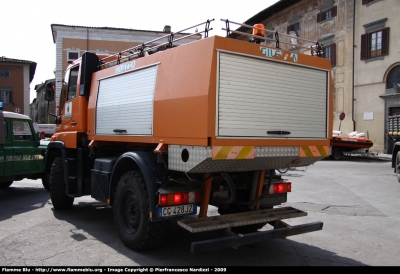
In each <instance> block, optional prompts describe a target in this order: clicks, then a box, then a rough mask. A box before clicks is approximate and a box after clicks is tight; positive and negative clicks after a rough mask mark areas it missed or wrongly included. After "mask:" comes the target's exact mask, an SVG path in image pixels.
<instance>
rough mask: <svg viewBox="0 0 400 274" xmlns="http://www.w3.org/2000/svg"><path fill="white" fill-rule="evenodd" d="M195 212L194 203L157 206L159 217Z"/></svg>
mask: <svg viewBox="0 0 400 274" xmlns="http://www.w3.org/2000/svg"><path fill="white" fill-rule="evenodd" d="M195 213H197V206H196V204H190V205H179V206H165V207H159V208H158V216H159V217H171V216H178V215H185V214H195Z"/></svg>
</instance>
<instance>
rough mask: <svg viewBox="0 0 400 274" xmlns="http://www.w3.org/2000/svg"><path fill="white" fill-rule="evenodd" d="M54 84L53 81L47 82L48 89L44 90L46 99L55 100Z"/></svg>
mask: <svg viewBox="0 0 400 274" xmlns="http://www.w3.org/2000/svg"><path fill="white" fill-rule="evenodd" d="M54 88H55V87H54V84H53V83H47V84H46V89H45V91H44V99H45V100H46V101H53V100H54Z"/></svg>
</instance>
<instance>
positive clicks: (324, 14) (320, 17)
mask: <svg viewBox="0 0 400 274" xmlns="http://www.w3.org/2000/svg"><path fill="white" fill-rule="evenodd" d="M320 11H321V12H320V13H318V14H317V23H322V22H324V21H326V20H329V19H331V18H334V17H336V16H337V6H334V7H330V8H327V6H324V7H322V8H320Z"/></svg>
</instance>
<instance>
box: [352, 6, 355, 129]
mask: <svg viewBox="0 0 400 274" xmlns="http://www.w3.org/2000/svg"><path fill="white" fill-rule="evenodd" d="M353 5H354V7H353V71H352V74H353V77H352V87H351V88H352V91H351V93H352V94H351V99H352V102H351V105H352V110H351V120H352V121H353V131H356V121H355V120H354V100H355V98H354V74H355V73H354V63H355V62H354V61H355V57H354V52H355V41H356V40H355V35H356V0H353Z"/></svg>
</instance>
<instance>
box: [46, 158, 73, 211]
mask: <svg viewBox="0 0 400 274" xmlns="http://www.w3.org/2000/svg"><path fill="white" fill-rule="evenodd" d="M66 188H67V186H66V184H65V180H64V165H63V161H62V158H61V157H60V156H59V157H57V158H55V159H54V161H53V164H52V166H51V173H50V198H51V202H52V203H53V207H54V208H55V209H68V208H70V207H71V206H72V204H73V203H74V198H72V197H70V196H68V195H67V194H66Z"/></svg>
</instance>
